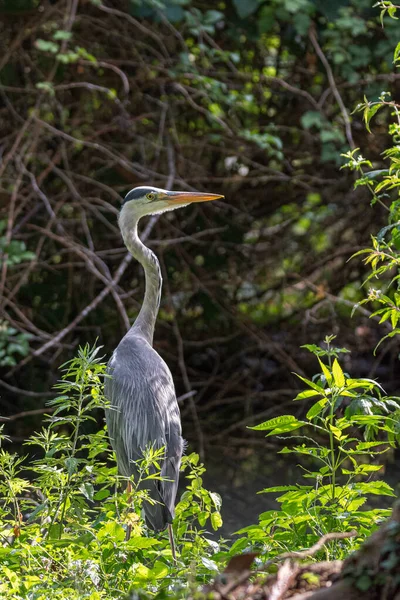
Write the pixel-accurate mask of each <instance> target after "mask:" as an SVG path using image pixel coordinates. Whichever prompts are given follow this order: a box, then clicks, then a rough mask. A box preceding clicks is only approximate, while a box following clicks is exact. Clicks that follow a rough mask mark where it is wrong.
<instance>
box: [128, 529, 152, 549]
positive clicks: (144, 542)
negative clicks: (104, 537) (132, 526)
mask: <svg viewBox="0 0 400 600" xmlns="http://www.w3.org/2000/svg"><path fill="white" fill-rule="evenodd" d="M124 535H125V533H124ZM159 544H161V541H160V540H156V539H155V538H145V537H142V536H140V535H138V536H133V537H131V538H130V539H129V542H128V543H127V545H128V546H129V548H130V549H132V550H133V549H134V550H143V549H144V548H151V547H152V546H157V545H159Z"/></svg>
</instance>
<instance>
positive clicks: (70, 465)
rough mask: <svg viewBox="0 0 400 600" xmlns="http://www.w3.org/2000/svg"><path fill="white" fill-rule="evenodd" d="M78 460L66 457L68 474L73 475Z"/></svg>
mask: <svg viewBox="0 0 400 600" xmlns="http://www.w3.org/2000/svg"><path fill="white" fill-rule="evenodd" d="M78 464H79V461H78V460H77V459H76V458H72V457H71V458H66V459H65V466H66V467H67V471H68V475H73V474H74V473H76V471H77V469H78Z"/></svg>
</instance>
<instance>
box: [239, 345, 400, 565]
mask: <svg viewBox="0 0 400 600" xmlns="http://www.w3.org/2000/svg"><path fill="white" fill-rule="evenodd" d="M333 339H334V336H328V337H327V338H325V344H326V347H325V348H321V347H319V346H315V345H307V346H305V348H307V349H308V350H309V351H310V352H312V353H313V354H314V355H315V356H316V357H317V360H318V363H319V366H320V372H319V373H318V374H316V375H315V376H314V377H313V379H312V380H311V379H306V378H305V377H301V376H298V377H299V378H300V379H301V380H302V381H303V383H304V384H305V385H306V389H304V390H303V391H302V392H300V393H299V394H298V395H297V396H296V398H295V399H294V400H295V401H303V402H309V401H310V400H311V401H312V402H313V404H312V405H311V407H310V408H309V410H308V411H307V413H306V416H305V419H304V420H300V419H298V418H296V417H295V416H293V415H283V416H280V417H276V418H273V419H270V420H269V421H266V422H264V423H261V424H260V425H257V426H255V427H251V429H255V430H258V431H267V432H268V433H267V436H273V435H275V436H277V437H278V438H279V439H280V440H282V439H283V440H284V441H285V443H290V446H289V445H287V446H285V447H284V448H283V449H282V450H281V451H280V453H281V454H295V455H296V456H298V457H299V459H300V461H301V464H300V466H299V468H300V469H301V471H302V474H303V478H304V479H305V480H307V483H305V484H300V483H298V484H296V485H288V486H278V487H270V488H266V489H264V490H262V492H260V493H277V492H279V493H281V495H280V496H279V497H278V498H277V501H278V503H279V504H280V509H279V510H270V511H267V512H264V513H262V514H261V515H260V516H259V523H258V524H257V525H252V526H249V527H246V528H244V529H242V530H240V531H239V532H237V533H238V534H245V537H243V538H240V539H239V540H237V541H236V542H235V543H234V545H233V546H232V548H231V550H230V553H235V552H238V551H239V550H243V549H245V548H246V547H248V546H249V545H251V546H252V547H253V548H254V547H255V548H257V549H258V550H259V551H260V552H261V553H262V554H264V553H268V555H270V554H271V553H272V554H277V553H280V552H285V551H293V550H297V549H303V548H307V547H310V546H312V545H313V544H314V543H315V542H316V541H317V540H318V539H319V538H320V537H321V536H322V535H324V534H326V533H330V532H332V531H334V532H350V531H353V530H356V534H355V536H354V537H352V538H348V539H343V540H340V541H333V542H331V543H329V544H327V545H325V547H324V549H323V551H321V552H323V553H324V555H325V557H326V558H329V559H334V558H343V557H345V556H346V555H347V554H348V552H349V551H350V550H352V549H353V548H354V547H356V546H357V545H358V544H359V542H360V540H361V539H363V538H365V537H366V536H368V535H369V534H370V533H371V531H372V530H373V529H374V528H376V527H377V525H378V524H379V523H380V522H381V521H382V519H384V518H386V517H387V516H388V515H389V514H390V511H389V510H387V509H382V508H366V509H364V510H362V508H363V507H365V505H366V503H367V500H368V498H369V497H371V496H394V492H393V490H392V488H391V487H390V486H389V485H388V484H387V483H385V482H383V481H381V480H380V479H379V471H380V470H381V468H382V465H380V464H379V457H380V456H381V455H382V454H384V453H385V452H387V451H389V450H390V449H391V448H393V447H394V446H395V445H396V442H397V441H398V439H399V436H400V398H393V397H388V396H385V395H384V392H383V390H382V388H381V387H380V385H379V384H378V383H377V382H375V381H372V380H370V379H353V378H351V377H350V376H349V375H348V374H346V373H345V372H344V371H343V369H342V367H341V366H340V363H339V360H338V358H339V357H340V355H341V354H343V353H345V352H348V351H347V350H346V349H344V348H335V347H333V346H332V341H333Z"/></svg>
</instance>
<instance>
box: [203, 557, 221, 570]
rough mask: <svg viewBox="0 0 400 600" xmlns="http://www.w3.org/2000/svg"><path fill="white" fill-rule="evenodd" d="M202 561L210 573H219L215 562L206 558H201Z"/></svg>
mask: <svg viewBox="0 0 400 600" xmlns="http://www.w3.org/2000/svg"><path fill="white" fill-rule="evenodd" d="M200 560H201V562H202V563H203V565H204V566H205V568H206V569H207V570H208V571H218V565H217V564H216V563H215V562H214V561H213V560H210V559H209V558H206V557H205V556H201V557H200Z"/></svg>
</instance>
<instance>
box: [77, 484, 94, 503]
mask: <svg viewBox="0 0 400 600" xmlns="http://www.w3.org/2000/svg"><path fill="white" fill-rule="evenodd" d="M79 491H80V492H82V494H83V495H84V496H85V498H87V499H88V500H90V501H91V502H92V501H93V496H94V488H93V486H92V484H91V483H89V482H88V481H85V483H82V485H80V486H79Z"/></svg>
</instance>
